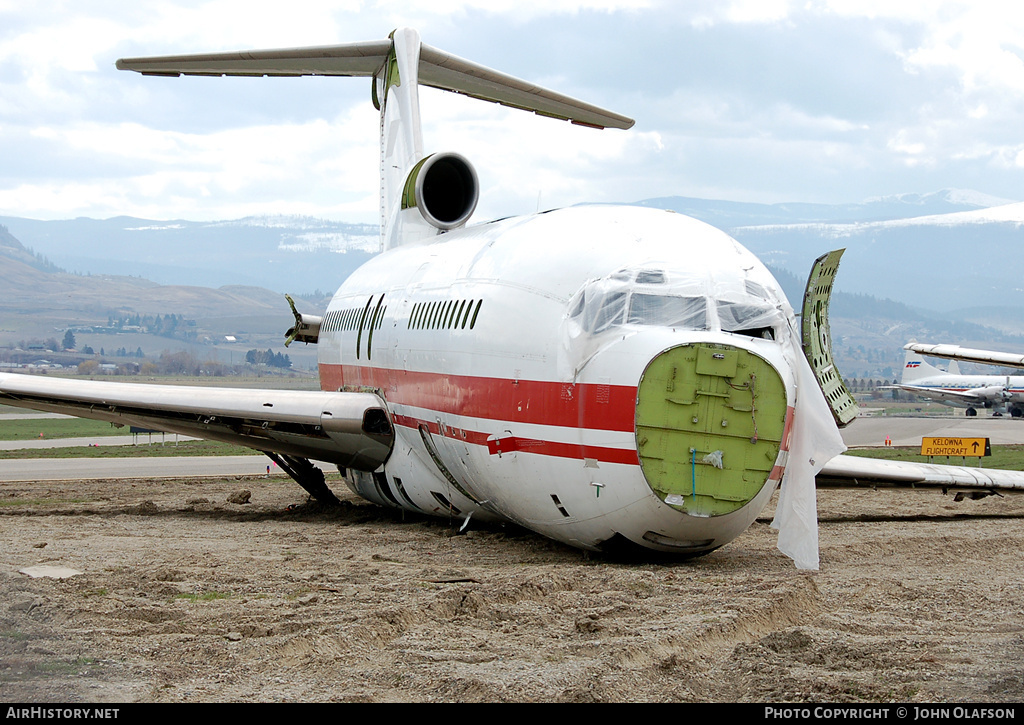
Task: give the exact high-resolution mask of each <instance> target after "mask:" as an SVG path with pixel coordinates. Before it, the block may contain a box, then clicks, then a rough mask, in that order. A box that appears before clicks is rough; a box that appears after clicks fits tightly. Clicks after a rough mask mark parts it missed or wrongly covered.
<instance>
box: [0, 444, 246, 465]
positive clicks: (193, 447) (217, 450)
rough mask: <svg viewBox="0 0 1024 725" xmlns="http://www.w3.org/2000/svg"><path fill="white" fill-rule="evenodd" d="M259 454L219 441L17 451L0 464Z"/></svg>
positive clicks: (0, 455)
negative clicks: (57, 459) (8, 460)
mask: <svg viewBox="0 0 1024 725" xmlns="http://www.w3.org/2000/svg"><path fill="white" fill-rule="evenodd" d="M258 455H260V453H259V451H256V450H253V449H252V448H246V447H244V446H236V445H231V444H230V443H220V442H218V441H200V440H188V441H178V442H177V443H175V442H174V441H173V440H168V441H166V442H165V443H164V444H163V445H161V444H160V443H158V442H156V441H154V442H153V443H152V444H147V443H139V444H137V445H133V446H62V447H59V448H19V449H17V450H13V451H0V460H4V459H25V458H169V457H172V456H258Z"/></svg>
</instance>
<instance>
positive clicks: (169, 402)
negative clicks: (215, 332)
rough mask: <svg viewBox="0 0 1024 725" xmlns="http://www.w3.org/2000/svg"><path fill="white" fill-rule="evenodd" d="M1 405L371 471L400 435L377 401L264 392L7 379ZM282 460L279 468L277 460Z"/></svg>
mask: <svg viewBox="0 0 1024 725" xmlns="http://www.w3.org/2000/svg"><path fill="white" fill-rule="evenodd" d="M0 403H4V404H6V405H13V406H19V407H25V408H33V409H35V410H46V411H50V412H54V413H65V414H67V415H74V416H78V417H80V418H93V419H95V420H105V421H109V422H111V423H114V424H115V425H135V426H139V427H143V428H151V429H154V430H161V431H166V432H168V433H180V434H182V435H188V436H196V437H198V438H207V439H210V440H217V441H224V442H227V443H235V444H239V445H243V446H248V447H249V448H253V449H255V450H258V451H262V452H264V453H268V454H280V455H281V456H284V457H286V458H287V457H291V458H312V459H315V460H318V461H327V462H329V463H334V464H337V465H339V466H344V467H348V468H355V469H358V470H363V471H372V470H374V469H376V468H377V467H378V466H380V465H381V463H383V462H384V461H385V460H386V459H387V457H388V454H389V453H390V452H391V446H392V443H393V441H394V432H393V429H392V426H391V421H390V419H389V418H388V414H387V410H386V407H385V405H384V402H383V401H382V400H381V399H380V398H378V397H377V396H376V395H374V394H372V393H334V392H327V391H299V390H257V389H246V388H224V387H192V386H177V385H149V384H134V383H117V382H104V381H96V380H72V379H67V378H52V377H47V376H40V375H20V374H12V373H0ZM275 460H277V459H276V458H275Z"/></svg>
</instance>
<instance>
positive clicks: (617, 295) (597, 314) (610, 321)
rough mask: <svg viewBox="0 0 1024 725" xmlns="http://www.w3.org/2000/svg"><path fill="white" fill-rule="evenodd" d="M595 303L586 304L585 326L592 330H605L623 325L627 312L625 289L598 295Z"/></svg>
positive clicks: (595, 331)
mask: <svg viewBox="0 0 1024 725" xmlns="http://www.w3.org/2000/svg"><path fill="white" fill-rule="evenodd" d="M596 297H597V299H595V300H593V304H591V303H589V301H588V304H587V306H586V309H585V310H584V314H583V327H584V328H585V329H587V330H589V331H590V332H594V333H597V332H604V331H605V330H607V329H608V328H610V327H614V326H615V325H621V324H622V319H623V316H624V314H625V312H626V293H625V291H611V292H605V293H604V294H599V295H596Z"/></svg>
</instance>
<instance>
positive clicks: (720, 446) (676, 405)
mask: <svg viewBox="0 0 1024 725" xmlns="http://www.w3.org/2000/svg"><path fill="white" fill-rule="evenodd" d="M785 420H786V388H785V384H784V383H783V381H782V378H781V377H780V376H779V374H778V372H777V371H776V370H775V368H773V367H772V366H771V365H770V364H769V363H768V362H767V361H766V360H764V359H763V358H761V357H759V356H758V355H755V354H753V353H751V352H749V351H747V350H743V349H741V348H736V347H732V346H729V345H717V344H709V343H701V344H694V345H681V346H679V347H675V348H671V349H669V350H666V351H665V352H663V353H662V354H661V355H659V356H658V357H656V358H655V359H654V360H652V361H651V363H650V364H649V365H648V367H647V369H646V370H645V371H644V374H643V376H642V378H641V380H640V384H639V386H638V388H637V409H636V437H637V450H638V452H639V456H640V466H641V468H642V470H643V472H644V476H645V477H646V479H647V483H648V485H650V487H651V489H652V490H653V491H654V492H655V493H657V494H658V496H659V497H660V498H661V499H662V500H663V501H665V502H666V503H668V504H669V505H671V506H674V507H676V508H679V509H681V510H683V511H686V512H687V513H689V514H691V515H694V516H719V515H722V514H726V513H730V512H732V511H735V510H737V509H739V508H741V507H742V506H744V505H746V504H747V503H748V502H749V501H750V500H751V499H753V498H754V497H755V496H756V495H757V494H758V492H760V491H761V489H762V488H763V486H764V484H765V482H766V481H767V479H768V476H769V474H770V473H771V471H772V468H773V467H774V466H775V461H776V459H777V458H778V455H779V449H780V445H781V441H782V435H783V430H784V427H785Z"/></svg>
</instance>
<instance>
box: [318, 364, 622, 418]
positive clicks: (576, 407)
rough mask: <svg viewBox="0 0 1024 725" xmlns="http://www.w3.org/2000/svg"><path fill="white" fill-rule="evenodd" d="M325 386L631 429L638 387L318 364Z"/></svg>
mask: <svg viewBox="0 0 1024 725" xmlns="http://www.w3.org/2000/svg"><path fill="white" fill-rule="evenodd" d="M320 387H321V388H322V389H324V390H341V389H343V388H345V389H349V390H351V389H358V388H377V389H380V390H383V391H384V395H385V397H386V398H387V401H388V403H391V404H393V405H410V406H414V407H417V408H425V409H427V410H435V411H437V412H439V413H447V414H450V415H460V416H465V417H468V418H485V419H488V420H500V421H505V422H508V423H528V424H531V425H552V426H558V427H562V428H585V429H589V430H609V431H620V432H632V431H633V429H634V418H635V409H636V386H635V385H634V386H630V385H602V384H595V383H561V382H550V381H544V380H511V379H508V378H485V377H474V376H469V375H446V374H442V373H424V372H414V371H409V370H388V369H384V368H375V367H363V366H355V365H328V364H323V363H321V365H320Z"/></svg>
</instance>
